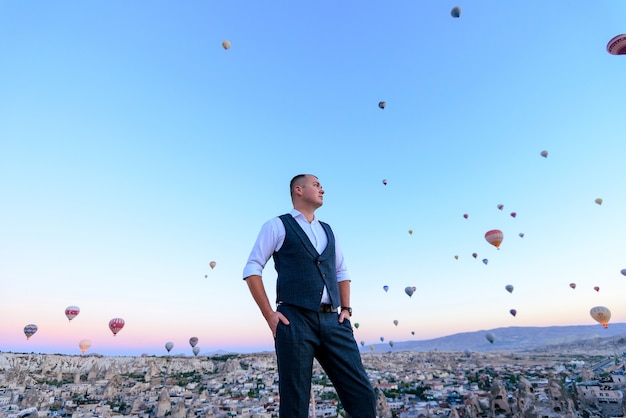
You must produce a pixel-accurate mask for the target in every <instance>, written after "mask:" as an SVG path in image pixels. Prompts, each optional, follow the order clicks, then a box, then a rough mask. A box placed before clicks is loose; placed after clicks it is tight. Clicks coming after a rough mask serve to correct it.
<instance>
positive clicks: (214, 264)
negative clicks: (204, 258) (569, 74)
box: [209, 261, 217, 270]
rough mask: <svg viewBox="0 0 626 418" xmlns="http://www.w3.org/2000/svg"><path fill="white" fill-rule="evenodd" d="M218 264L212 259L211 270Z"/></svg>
mask: <svg viewBox="0 0 626 418" xmlns="http://www.w3.org/2000/svg"><path fill="white" fill-rule="evenodd" d="M216 265H217V263H216V262H215V261H211V262H210V263H209V266H210V267H211V270H213V269H214V268H215V266H216Z"/></svg>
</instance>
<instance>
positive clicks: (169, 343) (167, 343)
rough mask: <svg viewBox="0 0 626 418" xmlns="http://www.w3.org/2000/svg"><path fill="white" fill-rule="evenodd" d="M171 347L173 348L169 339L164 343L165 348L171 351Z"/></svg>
mask: <svg viewBox="0 0 626 418" xmlns="http://www.w3.org/2000/svg"><path fill="white" fill-rule="evenodd" d="M172 348H174V343H173V342H171V341H168V342H166V343H165V349H166V350H167V352H168V353H169V352H170V351H172Z"/></svg>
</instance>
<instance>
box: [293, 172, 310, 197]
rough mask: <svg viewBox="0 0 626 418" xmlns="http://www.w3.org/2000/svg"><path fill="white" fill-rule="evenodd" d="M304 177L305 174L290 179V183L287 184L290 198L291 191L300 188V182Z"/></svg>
mask: <svg viewBox="0 0 626 418" xmlns="http://www.w3.org/2000/svg"><path fill="white" fill-rule="evenodd" d="M306 176H307V175H306V174H298V175H297V176H294V177H293V178H292V179H291V181H290V182H289V194H290V195H291V197H293V190H294V189H295V187H296V186H301V185H302V181H303V180H304V179H305V178H306Z"/></svg>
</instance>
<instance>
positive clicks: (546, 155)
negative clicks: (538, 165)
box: [541, 150, 548, 158]
mask: <svg viewBox="0 0 626 418" xmlns="http://www.w3.org/2000/svg"><path fill="white" fill-rule="evenodd" d="M541 156H542V157H543V158H548V151H546V150H543V151H541Z"/></svg>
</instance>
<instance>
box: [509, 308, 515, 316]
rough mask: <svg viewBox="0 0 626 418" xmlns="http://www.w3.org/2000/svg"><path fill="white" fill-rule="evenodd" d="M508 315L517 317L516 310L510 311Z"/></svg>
mask: <svg viewBox="0 0 626 418" xmlns="http://www.w3.org/2000/svg"><path fill="white" fill-rule="evenodd" d="M509 313H510V314H511V315H513V316H515V315H517V310H515V309H511V310H510V311H509Z"/></svg>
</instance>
